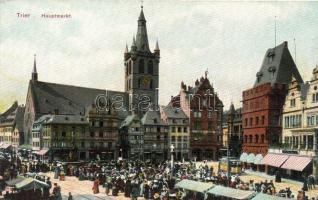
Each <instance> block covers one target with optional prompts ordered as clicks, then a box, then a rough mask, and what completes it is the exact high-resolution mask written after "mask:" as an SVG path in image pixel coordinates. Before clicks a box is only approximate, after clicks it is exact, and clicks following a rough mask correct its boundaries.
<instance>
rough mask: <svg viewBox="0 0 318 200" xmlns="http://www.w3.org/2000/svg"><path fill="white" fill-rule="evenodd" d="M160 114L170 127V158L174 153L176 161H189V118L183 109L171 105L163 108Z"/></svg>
mask: <svg viewBox="0 0 318 200" xmlns="http://www.w3.org/2000/svg"><path fill="white" fill-rule="evenodd" d="M160 112H161V118H162V120H163V121H164V122H165V123H166V124H167V125H168V126H169V127H168V147H169V148H170V151H168V155H169V156H168V157H169V158H171V153H173V155H174V159H175V160H180V161H183V160H188V158H189V146H190V137H189V136H190V130H189V118H188V117H187V115H186V114H185V113H184V112H183V111H182V110H181V109H178V108H175V107H172V106H171V105H170V104H169V105H167V106H163V107H161V109H160ZM171 145H172V146H171ZM171 147H172V149H171Z"/></svg>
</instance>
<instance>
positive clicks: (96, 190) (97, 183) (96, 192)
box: [92, 179, 99, 194]
mask: <svg viewBox="0 0 318 200" xmlns="http://www.w3.org/2000/svg"><path fill="white" fill-rule="evenodd" d="M92 189H93V193H94V194H98V193H99V180H98V179H95V181H94V184H93V188H92Z"/></svg>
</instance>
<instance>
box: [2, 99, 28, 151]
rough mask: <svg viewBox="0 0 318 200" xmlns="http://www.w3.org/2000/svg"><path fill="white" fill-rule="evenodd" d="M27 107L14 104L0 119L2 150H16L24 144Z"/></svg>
mask: <svg viewBox="0 0 318 200" xmlns="http://www.w3.org/2000/svg"><path fill="white" fill-rule="evenodd" d="M24 109H25V107H24V106H23V105H22V106H20V105H18V102H17V101H16V102H14V103H13V104H12V106H11V107H10V108H9V109H8V110H6V111H5V112H4V113H3V114H2V115H1V118H0V143H1V144H0V148H3V149H6V148H10V147H13V149H14V150H16V149H17V148H18V146H19V145H21V144H22V143H23V116H24Z"/></svg>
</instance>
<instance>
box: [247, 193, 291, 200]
mask: <svg viewBox="0 0 318 200" xmlns="http://www.w3.org/2000/svg"><path fill="white" fill-rule="evenodd" d="M264 199H266V200H286V197H278V196H274V195H268V194H264V193H258V194H257V195H256V196H255V197H254V198H253V199H252V200H264ZM288 199H289V198H288ZM290 200H293V199H290Z"/></svg>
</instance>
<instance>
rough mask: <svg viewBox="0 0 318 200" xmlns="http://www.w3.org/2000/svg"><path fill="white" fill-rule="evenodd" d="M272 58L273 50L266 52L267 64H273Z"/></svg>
mask: <svg viewBox="0 0 318 200" xmlns="http://www.w3.org/2000/svg"><path fill="white" fill-rule="evenodd" d="M274 56H275V52H274V51H273V50H272V51H269V52H268V54H267V57H268V62H269V63H271V62H273V60H274Z"/></svg>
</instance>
